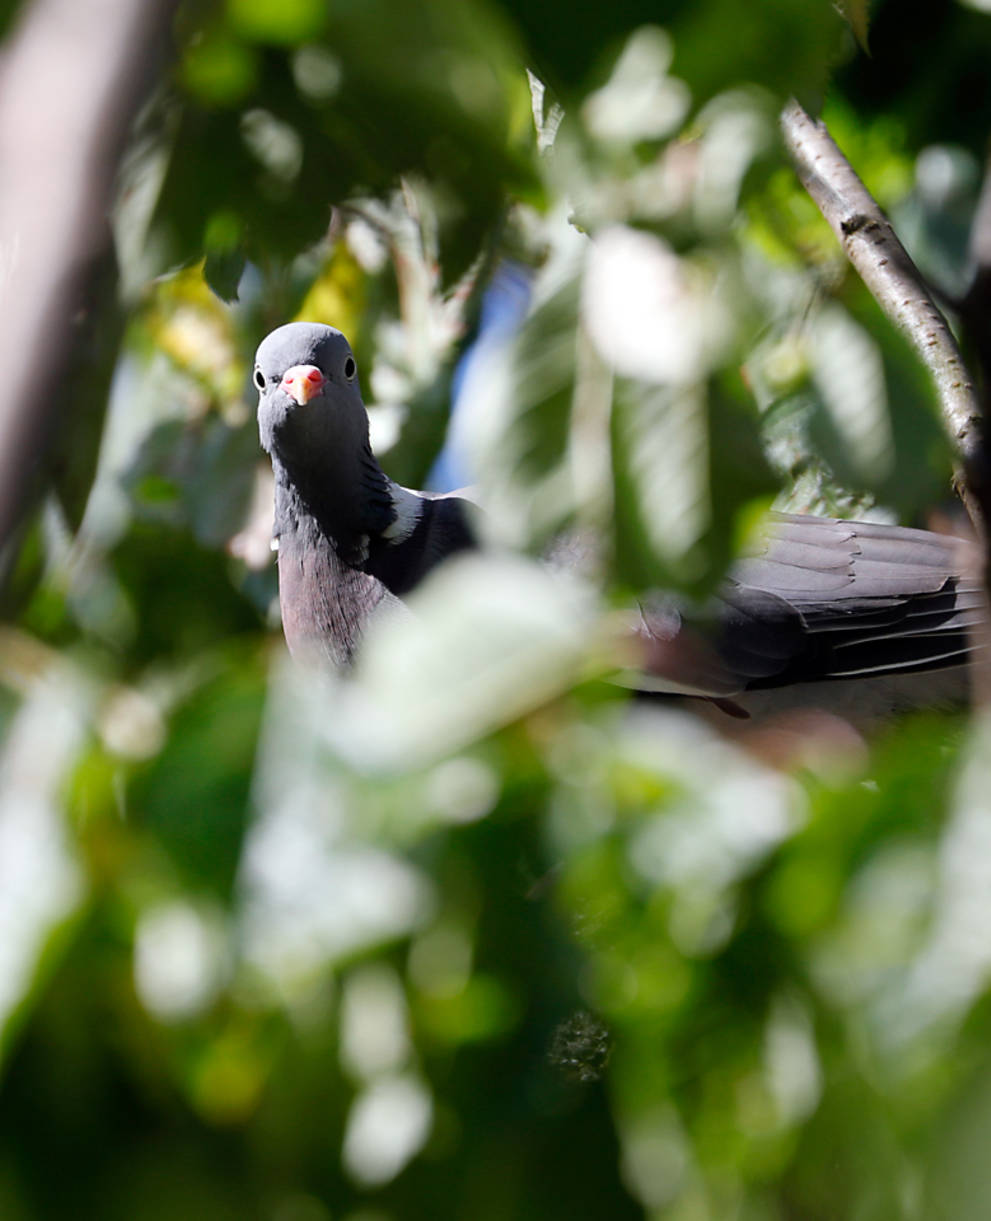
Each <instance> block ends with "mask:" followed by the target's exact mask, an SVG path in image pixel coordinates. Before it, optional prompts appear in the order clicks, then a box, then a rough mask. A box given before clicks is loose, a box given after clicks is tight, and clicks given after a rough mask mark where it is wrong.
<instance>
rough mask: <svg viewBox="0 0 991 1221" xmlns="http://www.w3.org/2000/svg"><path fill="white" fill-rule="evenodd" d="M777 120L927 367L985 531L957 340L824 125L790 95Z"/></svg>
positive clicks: (810, 184)
mask: <svg viewBox="0 0 991 1221" xmlns="http://www.w3.org/2000/svg"><path fill="white" fill-rule="evenodd" d="M781 127H782V131H783V133H784V139H785V144H786V146H787V148H788V151H789V152H790V154H791V156H792V158H793V159H794V161H795V165H796V167H797V169H798V175H799V177H800V179H801V180H802V184H803V186H804V187H805V189H806V190H807V191H808V192H809V194H810V195H811V196H812V198H813V199H814V200H815V202H816V204H817V205H818V206H819V210H820V211H821V212H822V214H823V216H824V217H825V218H826V220H827V221H828V222H829V225H830V227H831V228H832V230H833V232H834V233H835V234H836V236H837V238H838V239H839V241H840V243H841V245H842V246H843V249H844V250H845V251H846V254H847V257H848V258H849V260H850V262H851V263H852V264H853V266H854V267H855V268H856V270H857V272H858V273H859V274H860V277H861V279H862V280H863V281H864V283H865V284H866V285H867V287H868V288H869V289H870V291H871V293H873V295H874V297H875V298H876V300H877V302H878V304H879V305H880V306H881V308H882V309H883V310H884V312H885V314H886V315H887V316H888V317H889V318H890V319H891V320H892V322H894V323H895V325H896V326H897V327H898V328H899V330H901V331H902V333H903V334H904V335H905V336H906V338H907V339H908V340H909V342H910V343H911V344H912V346H913V347H914V348H915V350H916V352H917V353H918V355H919V358H920V359H921V360H922V362H923V364H924V365H925V366H926V368H927V369H928V370H929V373H930V374H931V376H932V379H933V382H934V383H935V386H936V391H937V394H938V396H939V401H940V406H941V408H942V413H943V420H944V423H945V426H946V429H947V432H948V433H949V435H950V437H951V439H952V441H953V444H954V446H955V447H956V450H957V452H958V454H959V455H960V458H961V460H962V463H963V468H964V474H965V477H966V481H967V487H968V488H969V491H970V493H971V495H970V496H966V495H965V502H966V503H967V509H968V512H969V513H970V515H971V517H972V519H974V524H975V526H977V527H978V528H979V529H980V530H981V532H982V533H984V528H983V523H984V522H985V521H987V520H989V519H991V513H989V511H988V510H989V507H991V493H989V491H988V488H989V483H991V481H989V480H988V479H987V478H986V475H985V459H984V444H983V434H982V416H981V409H980V405H979V403H978V400H977V396H976V394H975V392H974V387H973V384H972V382H971V379H970V376H969V374H968V373H967V369H966V367H965V366H964V363H963V359H962V357H961V355H960V351H959V349H958V347H957V343H956V340H955V339H954V338H953V335H952V333H951V331H950V328H949V327H948V326H947V324H946V320H945V318H944V317H943V315H942V314H941V313H940V311H939V309H938V308H937V306H936V303H935V302H934V301H933V299H932V297H931V295H930V293H929V290H928V289H927V287H926V285H925V281H924V280H923V278H922V275H921V274H920V272H919V270H918V268H917V267H916V266H915V264H914V263H913V262H912V260H911V259H910V258H909V256H908V253H907V252H906V250H905V248H904V246H902V244H901V242H900V241H899V240H898V238H897V237H896V236H895V232H894V230H893V229H892V227H891V225H890V224H889V222H888V220H887V218H886V217H885V215H884V213H883V212H882V211H881V209H880V208H879V207H878V205H877V203H876V202H875V201H874V199H873V197H872V196H871V194H870V192H869V191H868V190H867V188H866V187H865V186H864V184H863V183H862V182H861V181H860V179H859V178H858V177H857V175H856V173H855V172H854V171H853V169H852V167H851V166H850V163H849V162H848V161H847V159H846V158H845V157H844V156H843V154H842V152H840V150H839V148H838V147H837V145H836V144H835V142H834V141H833V138H832V137H831V136H830V134H829V132H828V131H827V130H826V127H825V125H824V124H823V123H821V122H819V123H817V122H815V121H814V120H813V119H811V118H810V117H809V116H808V115H807V114H806V113H805V111H804V110H803V109H802V108H801V106H799V104H798V103H797V102H795V101H791V102H789V103H788V105H787V106H786V107H785V109H784V111H783V112H782V115H781ZM960 490H961V492H964V491H965V489H963V488H961V489H960ZM975 500H976V502H977V504H975V503H974V501H975Z"/></svg>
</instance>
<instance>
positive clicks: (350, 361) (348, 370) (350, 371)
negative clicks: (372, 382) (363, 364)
mask: <svg viewBox="0 0 991 1221" xmlns="http://www.w3.org/2000/svg"><path fill="white" fill-rule="evenodd" d="M357 371H358V366H357V365H356V364H355V363H354V357H353V356H349V357H348V358H347V360H346V361H345V362H344V376H345V377H346V378H347V379H348V381H350V380H351V378H352V377H354V375H355V373H357Z"/></svg>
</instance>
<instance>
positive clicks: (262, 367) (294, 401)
mask: <svg viewBox="0 0 991 1221" xmlns="http://www.w3.org/2000/svg"><path fill="white" fill-rule="evenodd" d="M253 380H254V383H255V386H256V388H257V390H258V431H259V435H260V437H261V443H262V446H263V447H264V448H265V449H266V450H267V451H268V453H269V454H271V455H272V457H273V458H278V459H279V460H280V461H282V462H283V463H284V464H285V465H286V466H287V467H290V468H293V467H298V466H300V465H304V466H310V465H315V464H319V465H323V466H324V467H327V466H332V465H333V463H334V460H335V458H340V457H341V456H342V455H344V456H346V455H348V454H356V453H360V452H361V451H362V450H363V449H364V448H366V447H367V444H368V417H367V415H366V414H365V407H364V404H363V402H362V400H361V390H360V388H359V386H358V367H357V365H356V364H355V359H354V354H353V353H352V351H351V345H350V344H349V343H348V341H347V339H345V337H344V336H343V335H342V334H341V332H340V331H337V330H335V329H334V328H333V327H330V326H322V325H320V324H319V323H316V322H290V323H289V324H288V325H286V326H280V327H279V328H278V329H277V330H274V331H272V333H271V334H270V335H267V336H266V337H265V339H264V340H262V342H261V344H260V346H259V348H258V351H257V353H256V354H255V369H254V374H253Z"/></svg>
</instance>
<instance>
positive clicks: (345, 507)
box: [272, 444, 397, 568]
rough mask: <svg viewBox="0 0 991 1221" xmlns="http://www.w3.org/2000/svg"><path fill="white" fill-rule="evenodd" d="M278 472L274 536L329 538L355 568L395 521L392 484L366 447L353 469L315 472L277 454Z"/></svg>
mask: <svg viewBox="0 0 991 1221" xmlns="http://www.w3.org/2000/svg"><path fill="white" fill-rule="evenodd" d="M272 467H273V472H274V474H275V528H274V536H275V538H276V539H281V538H282V537H283V536H285V535H297V536H300V537H301V540H302V541H303V542H304V543H308V544H310V545H319V543H320V542H321V540H325V541H326V542H329V543H330V544H331V545H332V546H333V549H334V550H335V552H336V553H337V554H338V556H339V557H340V558H341V559H342V560H343V561H344V562H345V563H347V564H350V565H352V566H354V567H356V568H359V567H361V566H362V564H363V563H364V561H365V560H366V559H367V558H368V548H369V544H370V542H371V541H372V540H373V539H376V538H378V537H379V536H381V535H385V534H386V533H387V532H388V531H389V529H390V528H393V527H395V525H396V522H397V510H396V506H395V502H394V499H393V495H392V491H391V489H392V487H394V486H395V485H393V484H392V483H391V481H390V480H389V479H388V478H387V477H386V475H385V473H384V472H383V470H382V468H381V467H380V466H379V464H378V463H377V462H376V461H375V458H374V457H373V455H372V452H371V449H370V448H369V447H368V446H367V444H366V445H365V446H364V448H363V450H362V452H361V453H360V454H359V456H358V458H357V459H356V460H355V461H354V462H353V464H352V469H351V470H349V471H343V470H341V469H340V464H339V463H338V464H337V465H336V466H335V467H334V468H333V469H330V470H328V469H324V470H323V471H322V472H320V473H316V472H313V471H311V470H309V469H308V468H307V467H305V466H302V465H301V466H300V468H299V469H293V470H289V469H287V467H286V465H285V464H284V463H283V462H282V461H281V460H279V459H278V458H276V457H275V456H274V455H273V460H272Z"/></svg>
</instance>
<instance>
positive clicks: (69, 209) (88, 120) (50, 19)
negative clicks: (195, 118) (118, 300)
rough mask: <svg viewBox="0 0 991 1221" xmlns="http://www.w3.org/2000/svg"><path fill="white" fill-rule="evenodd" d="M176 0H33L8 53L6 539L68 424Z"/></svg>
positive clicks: (1, 335)
mask: <svg viewBox="0 0 991 1221" xmlns="http://www.w3.org/2000/svg"><path fill="white" fill-rule="evenodd" d="M174 4H175V0H85V3H80V2H79V0H34V2H33V3H31V4H28V5H27V6H26V8H25V11H24V13H23V14H22V16H21V19H20V22H19V24H18V26H17V28H16V30H15V31H14V33H13V34H12V35H11V37H10V38H9V40H8V43H7V45H6V46H5V47H4V50H3V58H2V60H0V369H3V386H4V389H3V394H2V395H0V543H3V542H5V541H6V540H7V539H8V538H9V536H10V532H11V530H12V529H13V527H14V526H15V525H16V523H17V520H18V516H19V514H20V512H21V508H22V504H23V500H24V496H25V494H26V491H27V489H28V487H29V484H30V480H31V478H32V476H33V474H34V471H35V470H36V468H37V465H38V458H39V456H40V454H41V453H42V452H43V451H44V450H45V449H46V447H47V444H48V442H49V439H50V437H51V435H52V433H53V430H54V429H55V428H57V427H58V411H59V409H60V408H62V409H65V410H71V409H72V399H71V389H72V388H71V387H70V386H66V385H64V384H63V382H62V377H61V374H62V373H63V371H64V368H65V358H66V356H67V355H68V351H69V348H70V346H71V336H72V331H73V322H74V319H75V318H76V317H77V315H78V313H79V311H80V310H82V309H84V308H85V306H86V304H87V301H86V289H87V281H88V278H89V272H90V269H91V268H92V267H94V266H95V265H96V262H97V259H98V256H99V254H100V253H101V251H102V249H104V248H105V243H106V241H107V233H108V229H107V219H106V217H107V211H108V208H109V206H110V203H111V199H112V193H113V185H114V177H115V174H116V169H117V162H118V157H119V154H120V150H121V147H122V144H123V141H124V138H125V136H126V134H127V132H128V129H129V127H130V125H131V122H132V119H133V117H134V112H135V109H136V107H137V105H138V103H139V101H140V100H141V98H142V96H143V94H144V93H145V90H146V88H147V85H148V82H149V81H150V80H151V79H153V74H152V72H151V66H152V60H153V58H154V52H155V50H156V49H157V47H158V46H159V45H160V44H161V41H162V36H163V34H164V32H165V29H166V23H167V21H168V20H169V18H170V16H171V13H172V11H173V8H174Z"/></svg>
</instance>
